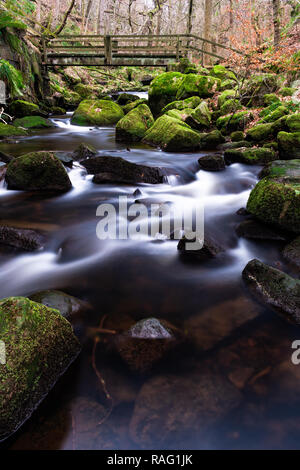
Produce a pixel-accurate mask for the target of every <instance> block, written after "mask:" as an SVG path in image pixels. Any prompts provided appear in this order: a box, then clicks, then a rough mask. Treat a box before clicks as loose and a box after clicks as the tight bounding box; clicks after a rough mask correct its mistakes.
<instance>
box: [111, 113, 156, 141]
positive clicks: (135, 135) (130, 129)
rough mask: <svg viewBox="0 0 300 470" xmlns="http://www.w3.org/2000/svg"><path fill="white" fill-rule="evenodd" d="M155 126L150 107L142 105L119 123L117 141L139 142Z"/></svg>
mask: <svg viewBox="0 0 300 470" xmlns="http://www.w3.org/2000/svg"><path fill="white" fill-rule="evenodd" d="M153 124H154V119H153V116H152V113H151V111H150V109H149V107H148V106H147V105H146V104H140V105H139V106H138V107H137V108H134V109H133V110H132V111H130V112H129V113H128V114H126V116H124V117H123V118H122V119H121V120H120V121H119V122H118V124H117V126H116V140H117V141H119V142H139V141H140V140H142V138H143V137H144V136H145V134H146V132H147V130H148V129H149V128H150V127H151V126H152V125H153Z"/></svg>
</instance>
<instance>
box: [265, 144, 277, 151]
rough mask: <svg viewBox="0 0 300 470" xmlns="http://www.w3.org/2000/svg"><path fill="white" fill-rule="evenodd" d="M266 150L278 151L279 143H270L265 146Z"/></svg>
mask: <svg viewBox="0 0 300 470" xmlns="http://www.w3.org/2000/svg"><path fill="white" fill-rule="evenodd" d="M263 147H264V148H266V149H273V150H275V151H277V150H278V143H277V142H268V143H267V144H264V145H263Z"/></svg>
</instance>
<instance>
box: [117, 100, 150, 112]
mask: <svg viewBox="0 0 300 470" xmlns="http://www.w3.org/2000/svg"><path fill="white" fill-rule="evenodd" d="M140 104H148V100H146V99H145V98H140V99H139V100H136V101H130V102H129V103H127V104H125V106H123V111H124V113H125V114H127V113H129V111H132V110H133V109H134V108H137V107H138V106H140Z"/></svg>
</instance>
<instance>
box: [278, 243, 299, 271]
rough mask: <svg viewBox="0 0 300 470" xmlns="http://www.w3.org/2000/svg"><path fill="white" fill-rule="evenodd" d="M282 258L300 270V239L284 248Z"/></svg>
mask: <svg viewBox="0 0 300 470" xmlns="http://www.w3.org/2000/svg"><path fill="white" fill-rule="evenodd" d="M282 256H283V257H284V258H285V259H286V260H287V261H288V262H290V263H292V264H294V265H295V266H297V268H298V269H299V268H300V237H297V238H295V239H294V240H293V241H291V243H289V244H288V245H286V246H285V247H284V250H283V251H282Z"/></svg>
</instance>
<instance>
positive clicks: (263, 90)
mask: <svg viewBox="0 0 300 470" xmlns="http://www.w3.org/2000/svg"><path fill="white" fill-rule="evenodd" d="M278 88H279V80H278V76H277V75H276V74H272V73H262V74H259V75H252V76H251V78H249V80H246V81H245V83H244V85H243V89H242V95H243V98H242V104H243V105H244V106H262V105H263V104H264V96H265V95H266V94H267V93H268V94H270V93H274V92H275V91H277V90H278Z"/></svg>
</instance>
